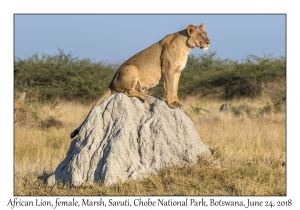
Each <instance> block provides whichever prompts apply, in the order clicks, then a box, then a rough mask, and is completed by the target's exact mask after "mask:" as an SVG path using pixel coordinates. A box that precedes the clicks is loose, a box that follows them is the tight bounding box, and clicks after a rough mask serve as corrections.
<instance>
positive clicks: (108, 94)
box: [70, 87, 111, 139]
mask: <svg viewBox="0 0 300 210" xmlns="http://www.w3.org/2000/svg"><path fill="white" fill-rule="evenodd" d="M110 95H111V89H110V87H108V88H107V90H106V91H105V93H104V94H103V95H102V96H101V97H100V98H99V99H98V101H96V103H95V104H94V105H93V107H92V109H93V108H94V107H96V106H98V105H99V104H101V102H102V101H103V100H104V99H106V98H107V97H108V96H110ZM92 109H91V111H92ZM91 111H90V112H89V114H90V113H91ZM89 114H88V115H87V116H89ZM85 120H86V119H85ZM85 120H84V121H83V123H82V124H81V125H80V126H79V127H78V128H76V129H75V130H74V131H73V132H72V133H71V134H70V138H71V139H72V138H74V137H75V136H76V135H77V134H78V133H79V131H80V129H81V127H82V125H83V124H84V122H85Z"/></svg>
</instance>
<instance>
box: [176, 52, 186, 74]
mask: <svg viewBox="0 0 300 210" xmlns="http://www.w3.org/2000/svg"><path fill="white" fill-rule="evenodd" d="M188 55H189V53H182V54H181V56H180V57H179V59H178V60H177V61H176V67H177V72H182V70H183V69H184V68H185V66H186V62H187V59H188Z"/></svg>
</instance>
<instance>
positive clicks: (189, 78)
mask: <svg viewBox="0 0 300 210" xmlns="http://www.w3.org/2000/svg"><path fill="white" fill-rule="evenodd" d="M117 68H118V65H116V64H104V63H101V62H92V61H91V60H90V59H79V58H78V57H74V55H73V54H72V53H68V54H66V53H64V52H63V50H60V49H59V52H58V53H57V54H55V55H53V56H50V55H42V56H39V55H38V54H35V55H33V56H31V57H28V58H26V59H19V58H16V59H15V61H14V88H15V92H26V95H27V96H26V97H27V100H38V101H49V100H54V99H56V98H62V99H65V100H77V101H82V102H91V101H94V100H96V99H97V98H98V97H100V96H101V95H102V93H103V92H104V91H105V90H106V88H107V87H108V85H109V83H110V82H111V80H112V78H113V75H114V74H115V72H116V70H117ZM285 77H286V59H285V58H284V57H280V58H273V57H272V56H270V55H268V56H264V57H263V58H259V57H257V56H254V55H249V56H248V57H247V58H246V59H245V60H244V61H243V62H237V61H232V60H230V59H220V58H217V57H216V52H213V53H208V54H201V55H200V56H195V55H190V56H189V58H188V61H187V64H186V68H185V70H184V71H183V72H182V74H181V78H180V82H179V87H178V89H179V91H178V97H179V98H184V97H186V96H187V95H189V94H201V95H204V96H205V95H211V96H214V97H217V98H223V99H224V98H225V99H231V98H235V97H256V96H258V95H260V94H261V84H262V83H263V82H267V81H273V80H276V79H278V78H281V79H282V78H285ZM149 93H150V94H152V95H156V96H160V97H163V96H164V93H165V90H164V85H163V83H162V82H161V83H160V84H159V85H158V86H157V87H155V88H152V89H150V90H149ZM282 100H283V99H281V100H280V101H276V100H274V101H273V103H275V104H278V105H280V103H281V101H282ZM278 105H277V106H278Z"/></svg>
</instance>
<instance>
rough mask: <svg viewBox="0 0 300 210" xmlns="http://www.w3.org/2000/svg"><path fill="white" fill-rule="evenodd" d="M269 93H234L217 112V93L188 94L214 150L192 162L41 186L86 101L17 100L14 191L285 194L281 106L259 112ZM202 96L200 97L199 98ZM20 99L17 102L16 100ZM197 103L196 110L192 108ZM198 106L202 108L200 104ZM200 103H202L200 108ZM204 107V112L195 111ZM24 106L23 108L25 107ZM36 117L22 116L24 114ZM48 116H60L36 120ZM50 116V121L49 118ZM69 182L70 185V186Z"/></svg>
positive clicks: (65, 147) (187, 107) (192, 115)
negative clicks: (143, 173) (77, 184)
mask: <svg viewBox="0 0 300 210" xmlns="http://www.w3.org/2000/svg"><path fill="white" fill-rule="evenodd" d="M269 100H270V99H269V98H268V97H266V96H262V97H261V98H258V99H255V100H250V99H249V100H248V99H245V100H233V101H231V102H230V103H231V106H232V107H241V106H240V105H243V106H244V107H245V106H247V107H248V108H249V109H250V110H251V113H250V114H249V112H248V113H247V112H246V111H245V110H243V109H242V110H241V112H240V114H239V115H238V116H237V115H236V114H234V113H233V112H232V111H228V112H227V113H219V108H220V106H221V104H222V103H224V102H222V101H217V100H212V99H203V98H202V99H201V98H198V97H188V98H187V99H186V100H185V101H184V102H183V103H184V111H185V112H186V113H187V114H188V115H189V116H190V118H191V119H192V121H193V122H194V126H195V128H196V129H197V131H198V132H199V134H200V137H201V139H202V141H203V142H204V143H205V144H207V145H209V147H210V148H211V149H212V150H213V152H214V154H213V156H212V157H210V158H207V159H202V160H199V163H198V164H195V165H192V166H189V167H183V166H176V167H169V168H165V169H162V170H161V171H160V172H159V173H158V174H156V175H152V176H150V177H148V178H147V179H145V180H136V181H128V182H126V183H118V184H115V185H113V186H102V185H101V184H98V183H94V184H92V185H89V186H85V189H74V188H72V186H62V185H57V186H55V187H54V188H45V187H46V185H45V179H46V177H47V176H48V175H49V174H51V173H52V172H53V171H54V170H55V168H56V167H57V165H58V164H59V163H60V162H61V161H62V160H63V159H64V157H65V155H66V152H67V150H68V148H69V145H70V142H71V140H70V139H69V134H70V132H71V131H72V130H73V129H74V128H76V126H78V125H79V124H80V123H81V122H82V120H83V119H84V118H85V117H86V115H87V113H88V111H89V109H90V107H91V106H83V105H81V104H79V103H78V104H76V103H70V102H57V103H53V104H44V105H41V104H32V105H30V104H25V105H24V104H22V102H19V104H18V107H19V108H18V110H16V109H15V113H17V112H18V117H15V129H14V132H15V144H14V146H15V151H14V164H15V170H14V173H15V179H14V182H15V191H14V193H15V195H286V169H285V165H286V162H285V161H286V115H285V110H282V111H281V112H276V113H275V112H271V113H268V114H266V113H265V114H263V113H261V112H259V110H260V108H262V107H264V106H265V105H266V103H267V102H268V101H269ZM204 101H205V103H202V102H204ZM197 106H198V108H199V109H198V112H196V111H195V109H193V108H195V107H197ZM20 107H21V108H20ZM199 110H200V111H199ZM203 110H204V111H203ZM205 110H206V111H205ZM201 111H203V112H201ZM24 113H25V114H24ZM32 116H33V118H34V119H35V123H29V124H26V123H25V124H24V123H20V122H24V121H25V122H26V119H28V120H30V122H32V121H33V118H32ZM47 119H48V121H49V119H52V120H54V121H51V122H56V121H57V122H61V124H60V123H58V124H56V123H53V125H52V124H50V125H49V126H42V125H43V124H45V123H46V122H48V121H47ZM55 120H56V121H55ZM70 187H71V188H72V189H70Z"/></svg>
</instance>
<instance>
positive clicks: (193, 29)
mask: <svg viewBox="0 0 300 210" xmlns="http://www.w3.org/2000/svg"><path fill="white" fill-rule="evenodd" d="M186 30H187V34H188V39H187V44H188V46H189V47H193V48H194V47H199V48H200V49H202V50H207V49H208V47H209V44H210V40H209V39H208V37H207V34H206V32H205V31H204V24H203V23H202V24H201V25H200V26H194V25H189V26H188V27H187V29H186Z"/></svg>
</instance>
